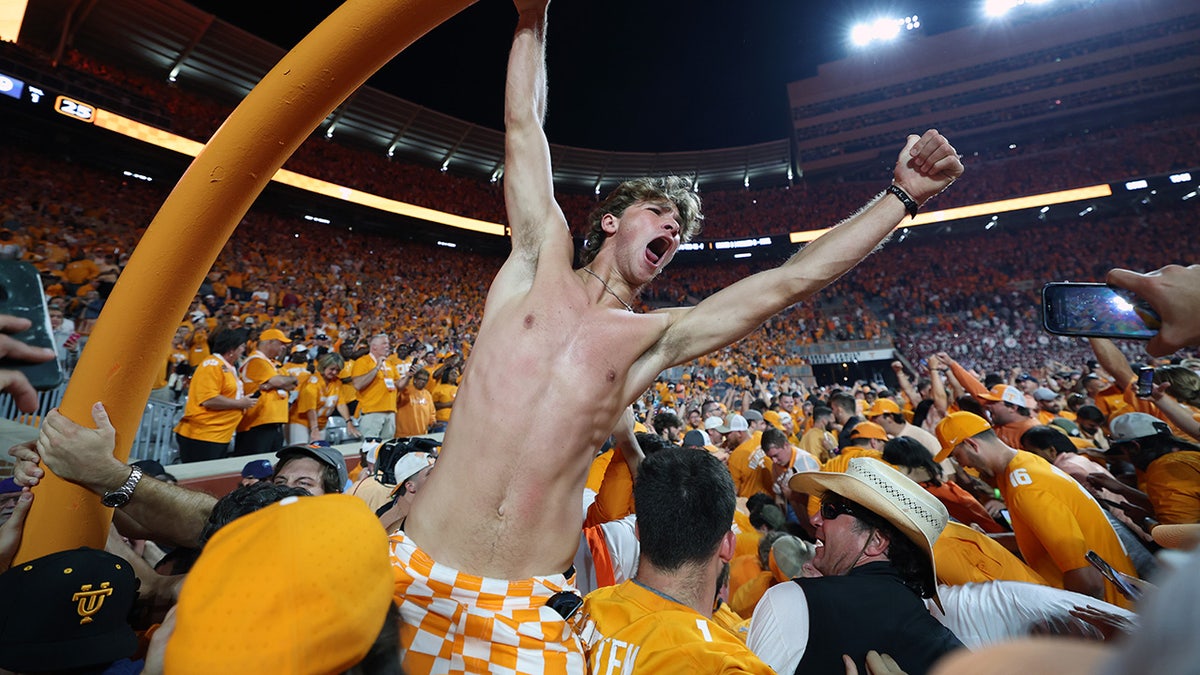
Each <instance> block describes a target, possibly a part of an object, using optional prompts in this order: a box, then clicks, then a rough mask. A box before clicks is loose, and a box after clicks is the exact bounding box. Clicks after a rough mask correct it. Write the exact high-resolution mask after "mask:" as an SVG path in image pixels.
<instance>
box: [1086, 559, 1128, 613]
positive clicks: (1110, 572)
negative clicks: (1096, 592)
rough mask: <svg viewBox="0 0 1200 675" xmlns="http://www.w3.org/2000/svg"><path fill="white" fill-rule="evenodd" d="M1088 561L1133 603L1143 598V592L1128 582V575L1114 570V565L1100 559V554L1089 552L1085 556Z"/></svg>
mask: <svg viewBox="0 0 1200 675" xmlns="http://www.w3.org/2000/svg"><path fill="white" fill-rule="evenodd" d="M1084 557H1086V558H1087V561H1088V562H1090V563H1091V564H1092V567H1095V568H1096V569H1098V570H1100V574H1103V575H1104V578H1105V579H1108V582H1109V583H1110V584H1112V585H1113V586H1116V588H1117V591H1118V592H1119V593H1120V594H1121V595H1123V596H1125V597H1126V598H1127V599H1128V600H1130V601H1132V602H1137V601H1138V600H1140V599H1141V597H1142V592H1141V591H1140V590H1138V588H1137V587H1136V586H1134V585H1133V584H1131V583H1129V582H1128V581H1126V575H1124V574H1121V573H1120V572H1118V571H1116V570H1115V569H1113V566H1112V565H1109V564H1108V562H1107V561H1106V560H1105V559H1104V558H1101V557H1100V554H1098V553H1096V552H1095V551H1088V552H1087V555H1086V556H1084Z"/></svg>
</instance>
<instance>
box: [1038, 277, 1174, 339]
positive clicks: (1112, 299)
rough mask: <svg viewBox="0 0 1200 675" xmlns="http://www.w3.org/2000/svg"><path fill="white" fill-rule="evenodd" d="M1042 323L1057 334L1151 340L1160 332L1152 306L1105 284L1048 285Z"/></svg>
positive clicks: (1044, 297) (1043, 289)
mask: <svg viewBox="0 0 1200 675" xmlns="http://www.w3.org/2000/svg"><path fill="white" fill-rule="evenodd" d="M1042 323H1043V325H1044V326H1045V328H1046V331H1047V332H1049V333H1054V334H1056V335H1077V336H1083V337H1107V338H1124V339H1137V340H1149V339H1150V338H1152V337H1154V336H1155V335H1156V334H1157V333H1158V316H1157V315H1155V314H1154V311H1153V310H1152V309H1151V308H1150V307H1149V305H1145V304H1144V303H1143V302H1142V301H1140V300H1139V299H1137V298H1136V296H1132V295H1131V294H1129V293H1128V292H1126V291H1121V290H1117V289H1113V288H1111V287H1109V286H1107V285H1105V284H1092V283H1067V282H1061V283H1051V284H1046V285H1045V286H1044V287H1043V288H1042Z"/></svg>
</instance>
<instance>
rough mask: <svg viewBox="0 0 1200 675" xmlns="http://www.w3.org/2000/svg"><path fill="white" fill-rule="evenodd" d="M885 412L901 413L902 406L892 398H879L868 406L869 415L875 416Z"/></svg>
mask: <svg viewBox="0 0 1200 675" xmlns="http://www.w3.org/2000/svg"><path fill="white" fill-rule="evenodd" d="M885 413H896V414H899V413H900V406H898V405H896V402H895V401H893V400H892V399H890V398H877V399H875V402H874V403H872V404H871V407H870V408H867V417H875V416H877V415H883V414H885Z"/></svg>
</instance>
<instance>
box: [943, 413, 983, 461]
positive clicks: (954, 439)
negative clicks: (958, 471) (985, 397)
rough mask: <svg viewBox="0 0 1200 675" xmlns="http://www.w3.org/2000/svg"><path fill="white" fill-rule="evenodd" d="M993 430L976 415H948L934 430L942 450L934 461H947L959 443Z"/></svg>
mask: <svg viewBox="0 0 1200 675" xmlns="http://www.w3.org/2000/svg"><path fill="white" fill-rule="evenodd" d="M991 428H992V425H990V424H988V422H987V420H985V419H983V418H982V417H980V416H979V415H976V414H975V413H970V412H966V411H959V412H953V413H950V414H949V415H946V417H945V418H943V419H942V421H941V422H938V425H937V428H936V429H935V430H934V431H935V432H936V434H937V439H938V442H939V443H941V444H942V449H941V450H940V451H939V452H938V454H937V455H936V456H935V457H934V458H933V461H935V462H940V461H942V460H944V459H946V458H947V457H949V456H950V452H951V451H953V450H954V448H955V446H957V445H958V444H959V443H962V442H963V441H964V440H966V439H968V438H970V437H972V436H974V435H976V434H979V433H981V432H984V431H987V430H988V429H991Z"/></svg>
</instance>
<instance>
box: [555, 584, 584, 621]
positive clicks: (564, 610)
mask: <svg viewBox="0 0 1200 675" xmlns="http://www.w3.org/2000/svg"><path fill="white" fill-rule="evenodd" d="M546 606H547V607H549V608H550V609H552V610H554V611H555V612H557V613H558V615H559V616H561V617H562V618H563V620H564V621H570V620H571V617H573V616H575V612H578V611H579V608H580V607H583V598H581V597H579V594H578V593H572V592H571V591H559V592H557V593H555V594H554V595H552V596H550V599H548V600H546Z"/></svg>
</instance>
